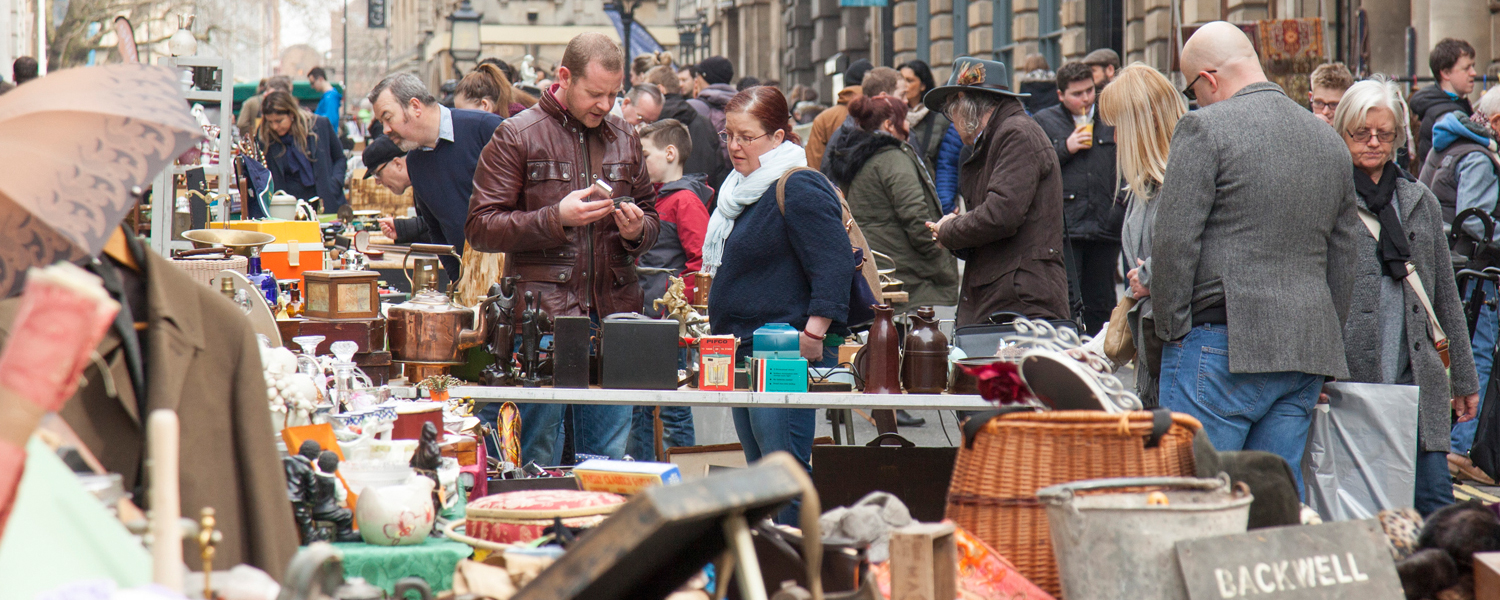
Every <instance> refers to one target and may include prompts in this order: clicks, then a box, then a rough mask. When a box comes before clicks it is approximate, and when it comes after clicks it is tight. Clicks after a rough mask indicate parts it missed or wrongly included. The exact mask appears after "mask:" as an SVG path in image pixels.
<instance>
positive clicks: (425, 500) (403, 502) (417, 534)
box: [354, 475, 437, 546]
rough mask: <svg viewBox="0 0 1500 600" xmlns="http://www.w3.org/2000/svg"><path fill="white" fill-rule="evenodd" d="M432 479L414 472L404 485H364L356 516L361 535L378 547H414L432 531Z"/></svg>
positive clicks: (433, 516) (366, 541)
mask: <svg viewBox="0 0 1500 600" xmlns="http://www.w3.org/2000/svg"><path fill="white" fill-rule="evenodd" d="M432 488H433V484H432V480H431V479H428V478H426V477H422V476H420V475H412V476H411V477H409V478H407V480H406V482H405V483H403V484H401V485H391V486H384V487H377V488H368V487H367V488H365V489H364V490H363V491H362V492H360V494H359V503H358V506H357V508H356V510H355V513H354V518H355V520H356V521H358V522H359V535H360V537H363V538H364V539H365V543H366V544H372V545H375V546H411V545H415V544H420V543H422V540H424V539H426V538H427V534H429V533H432V523H433V520H434V519H435V518H436V517H437V515H435V514H433V509H432Z"/></svg>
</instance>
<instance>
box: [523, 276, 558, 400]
mask: <svg viewBox="0 0 1500 600" xmlns="http://www.w3.org/2000/svg"><path fill="white" fill-rule="evenodd" d="M536 304H537V302H536V295H535V294H534V293H532V292H531V291H530V290H528V291H527V292H526V309H525V310H523V311H521V375H520V380H521V386H522V387H541V386H542V383H544V381H545V380H544V379H543V378H542V376H541V375H540V373H541V369H542V332H543V331H544V330H546V329H548V322H549V321H551V319H550V318H548V316H547V313H545V312H542V309H540V308H537V306H536Z"/></svg>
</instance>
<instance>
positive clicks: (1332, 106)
mask: <svg viewBox="0 0 1500 600" xmlns="http://www.w3.org/2000/svg"><path fill="white" fill-rule="evenodd" d="M1312 109H1313V112H1323V111H1324V110H1325V109H1327V110H1328V111H1329V112H1333V111H1336V110H1338V109H1339V103H1337V102H1324V101H1322V100H1313V101H1312Z"/></svg>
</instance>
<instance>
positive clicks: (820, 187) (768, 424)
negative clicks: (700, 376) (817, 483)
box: [703, 87, 854, 524]
mask: <svg viewBox="0 0 1500 600" xmlns="http://www.w3.org/2000/svg"><path fill="white" fill-rule="evenodd" d="M724 114H725V126H724V131H721V132H719V139H720V140H722V141H723V142H724V144H725V145H726V146H727V147H728V149H729V158H730V161H731V163H732V164H733V166H734V171H733V172H732V173H730V174H729V176H728V177H727V178H725V179H724V185H723V186H721V188H720V189H719V200H718V205H717V207H716V208H715V209H714V214H713V216H712V217H711V218H710V219H709V222H708V233H707V235H706V237H705V239H704V242H703V271H704V272H705V273H707V274H709V275H712V276H713V277H714V279H713V287H712V291H711V292H710V294H709V298H708V314H709V320H710V322H711V325H712V327H713V333H714V334H716V335H726V334H727V335H734V336H735V337H737V338H739V339H740V341H741V344H740V354H741V356H742V357H743V356H747V355H749V353H750V350H751V343H750V342H751V340H752V334H753V333H754V332H755V330H756V329H759V328H760V327H761V326H763V325H766V324H768V323H787V324H790V325H791V326H792V327H795V328H797V329H798V330H800V331H801V332H802V333H801V334H800V336H799V338H800V341H801V353H802V357H803V358H806V359H807V361H808V362H809V363H811V364H812V365H814V366H820V367H832V366H835V365H836V364H837V361H838V346H839V345H840V344H842V343H843V339H844V338H843V336H845V335H848V334H849V329H848V327H847V326H846V325H845V320H846V319H847V318H848V312H849V286H850V283H851V282H852V281H853V279H852V278H853V277H854V262H853V256H854V254H853V252H854V251H853V248H852V247H850V245H849V236H848V233H847V232H845V230H844V224H843V210H842V208H841V207H840V206H839V199H838V196H837V194H836V193H835V192H834V188H833V184H832V183H830V182H829V181H828V179H827V178H826V177H824V176H823V175H822V174H821V173H818V172H817V171H815V170H811V169H807V168H806V167H807V153H806V152H805V151H804V150H803V149H802V147H801V146H799V145H798V143H799V142H800V141H801V140H800V139H798V137H797V134H796V133H793V132H792V126H791V118H790V117H791V113H790V112H789V111H788V110H787V104H786V97H784V96H782V95H781V91H780V90H778V89H776V88H774V87H754V88H750V89H747V90H745V91H743V92H740V93H738V94H736V95H735V96H734V98H733V99H731V100H730V101H729V103H728V104H727V105H725V107H724ZM783 179H784V180H785V182H786V195H785V201H786V202H785V203H786V208H785V210H784V211H783V210H782V209H781V208H780V207H779V206H778V203H777V200H776V188H777V184H778V182H780V181H782V180H783ZM733 410H734V428H735V431H736V432H737V433H738V434H739V437H740V444H741V445H743V446H744V448H745V458H746V459H747V460H749V461H750V462H754V461H756V460H759V459H760V458H761V457H762V456H764V455H766V454H770V453H772V452H776V451H778V450H780V451H787V452H790V453H792V455H793V456H796V457H797V459H798V460H800V461H802V465H803V466H804V467H806V468H807V469H808V470H809V471H811V470H812V438H813V428H814V425H815V418H814V411H813V409H810V408H736V409H733ZM796 518H797V509H796V507H795V506H794V507H790V508H789V509H788V510H785V511H782V514H781V515H779V516H778V518H777V521H778V522H781V523H786V524H795V523H796V522H797V520H796Z"/></svg>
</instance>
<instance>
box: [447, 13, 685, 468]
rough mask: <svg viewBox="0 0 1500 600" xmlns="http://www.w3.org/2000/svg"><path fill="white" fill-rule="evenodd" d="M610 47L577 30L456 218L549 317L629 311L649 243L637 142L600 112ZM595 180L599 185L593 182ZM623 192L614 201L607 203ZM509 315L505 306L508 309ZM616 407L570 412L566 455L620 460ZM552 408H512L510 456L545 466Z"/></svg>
mask: <svg viewBox="0 0 1500 600" xmlns="http://www.w3.org/2000/svg"><path fill="white" fill-rule="evenodd" d="M621 55H622V53H621V51H620V48H619V46H617V45H615V43H614V42H613V41H611V40H610V39H609V38H608V37H605V36H604V35H602V34H597V33H585V34H582V35H579V36H578V37H575V38H573V40H572V41H571V42H569V43H568V47H567V49H566V50H565V51H564V53H563V60H562V65H561V66H560V67H559V68H558V82H557V83H556V84H554V85H552V87H551V88H550V89H548V90H546V91H544V92H543V93H542V98H541V101H540V102H538V103H537V105H536V107H535V108H533V109H530V110H527V111H525V112H522V113H521V114H519V115H516V116H514V117H511V118H510V119H507V120H506V121H505V122H504V123H502V124H501V125H500V127H499V128H497V129H496V130H495V135H494V137H493V138H492V139H491V140H490V143H489V145H488V146H486V147H485V149H484V152H483V153H482V154H481V155H480V157H479V166H478V168H477V169H476V170H475V171H474V195H473V197H472V198H470V200H469V218H468V222H467V223H466V225H465V233H466V235H467V238H468V241H469V243H470V244H472V245H473V246H474V247H475V248H476V249H478V250H481V251H484V252H505V253H507V257H508V260H506V264H505V274H506V275H508V276H517V277H519V278H520V285H519V289H518V290H517V292H518V293H520V294H523V295H524V294H525V293H527V292H531V293H533V294H535V296H536V298H537V300H538V304H539V306H540V307H541V308H542V310H544V311H546V312H547V314H548V315H551V316H553V317H560V316H583V315H587V316H589V317H592V318H594V319H595V320H596V321H597V320H598V319H599V318H602V317H605V316H608V315H610V314H612V313H616V312H635V311H638V310H640V307H641V287H640V284H639V283H638V282H637V276H636V272H635V260H636V257H638V256H640V255H641V254H643V253H645V252H646V251H647V250H650V249H651V247H652V246H653V245H655V244H656V234H657V231H658V230H659V228H660V224H659V222H658V220H657V215H656V192H655V191H654V189H653V187H652V185H651V178H650V176H649V175H648V174H647V173H646V167H645V161H644V159H643V158H642V156H643V154H642V151H641V142H640V139H639V138H637V137H636V135H635V131H634V129H633V128H631V127H630V126H629V125H627V124H626V123H625V122H624V121H621V120H620V119H619V118H617V117H614V116H611V115H610V114H609V111H610V109H611V108H612V107H613V106H614V99H615V96H616V95H617V94H618V93H619V90H620V86H621V84H622V83H623V82H624V79H625V69H624V66H625V65H624V61H623V60H622V58H621ZM596 180H600V181H603V182H604V184H606V185H608V186H609V189H610V190H612V191H610V192H605V191H604V190H602V189H600V186H598V185H595V184H594V183H595V181H596ZM619 197H629V198H633V199H634V202H633V203H631V202H626V203H621V204H618V207H617V205H616V203H615V202H613V201H611V198H619ZM519 313H520V311H517V314H519ZM630 413H631V408H630V407H628V406H585V405H577V406H574V407H573V416H574V421H575V423H574V424H575V427H574V430H575V432H576V439H575V440H574V447H575V449H576V451H577V452H578V453H581V454H591V455H601V456H609V457H611V458H616V459H618V458H621V457H622V456H623V455H624V453H625V441H626V438H627V437H628V434H629V430H630ZM562 414H563V406H562V405H560V404H550V405H522V406H521V423H522V431H521V460H522V462H523V463H524V462H529V461H537V462H538V463H539V464H546V465H555V464H558V462H557V461H558V460H559V459H560V450H561V448H562V443H561V441H562V440H561V439H560V436H559V432H560V431H561V430H562Z"/></svg>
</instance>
